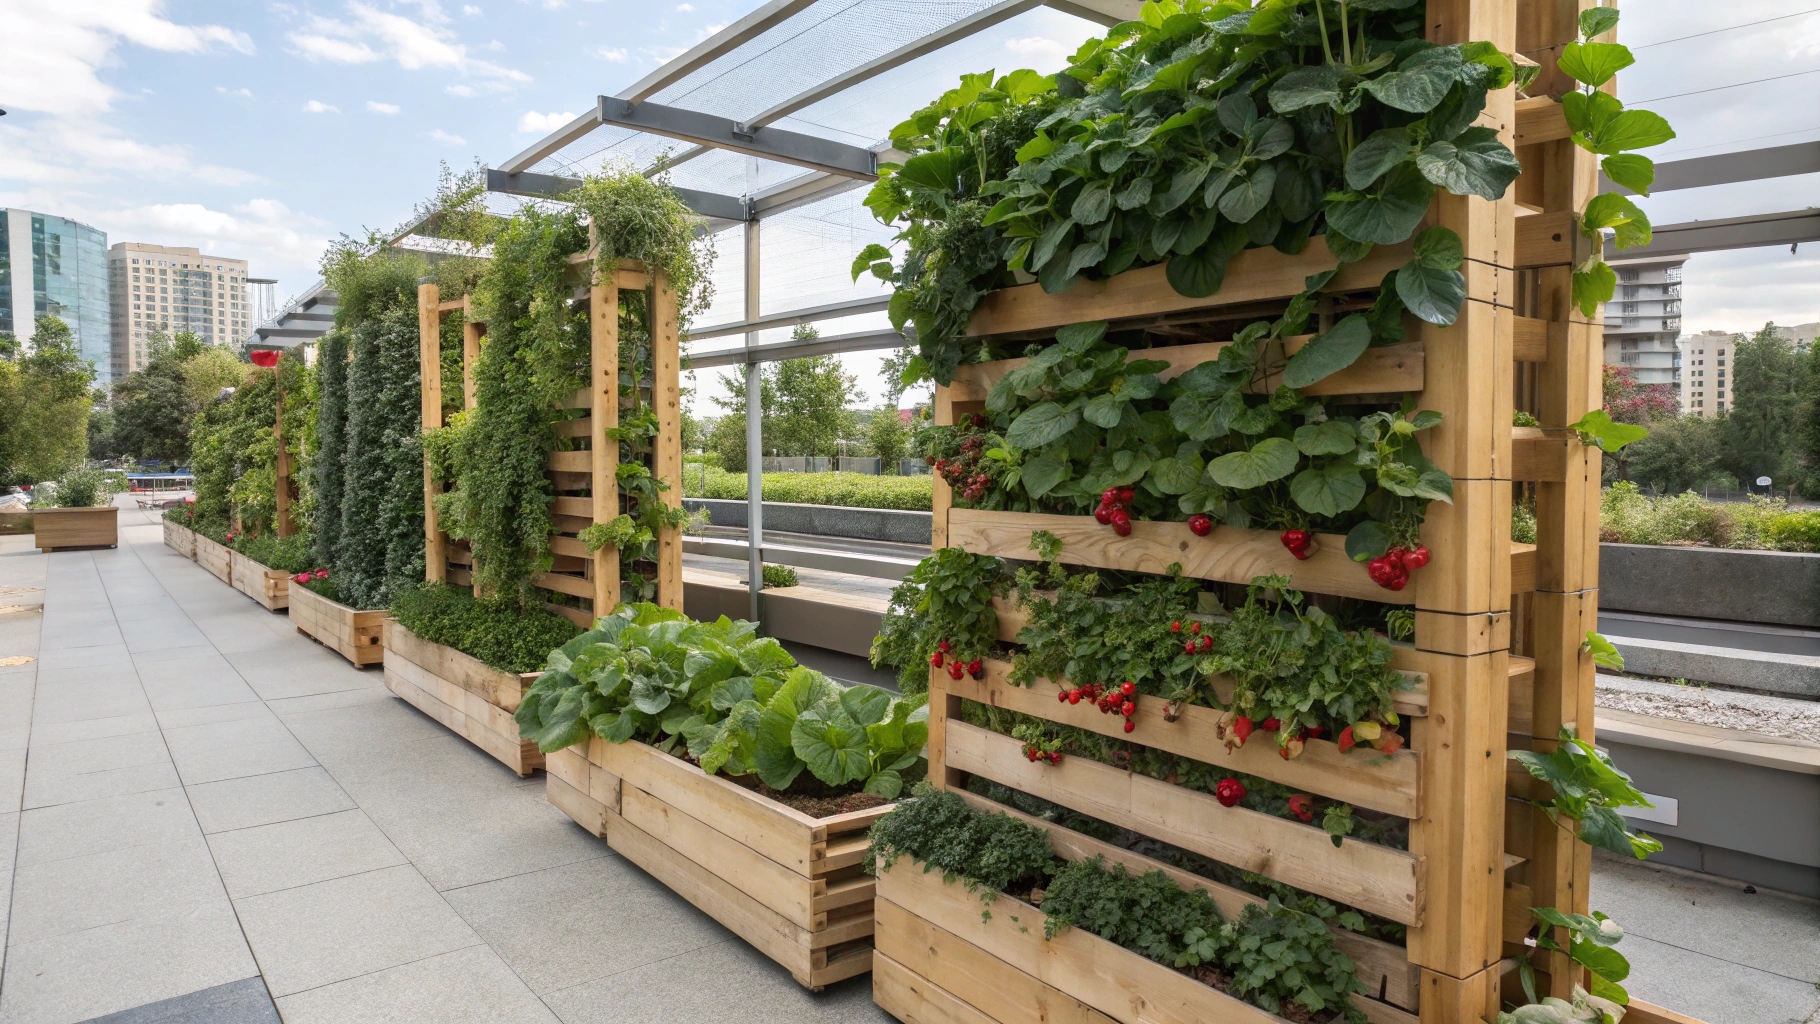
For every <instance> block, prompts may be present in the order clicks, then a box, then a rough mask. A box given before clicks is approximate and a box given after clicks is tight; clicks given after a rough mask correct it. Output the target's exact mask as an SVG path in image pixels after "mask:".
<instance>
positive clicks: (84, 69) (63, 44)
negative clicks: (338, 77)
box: [0, 0, 253, 114]
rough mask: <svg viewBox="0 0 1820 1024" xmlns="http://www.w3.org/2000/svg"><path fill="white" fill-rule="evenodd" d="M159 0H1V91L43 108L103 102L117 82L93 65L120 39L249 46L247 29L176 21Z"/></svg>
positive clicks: (61, 109)
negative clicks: (21, 0)
mask: <svg viewBox="0 0 1820 1024" xmlns="http://www.w3.org/2000/svg"><path fill="white" fill-rule="evenodd" d="M163 7H164V3H163V0H83V2H81V3H32V2H24V3H6V4H4V5H3V10H4V13H0V20H3V21H4V23H5V25H6V29H5V43H4V46H3V47H0V53H3V54H4V56H0V96H4V97H6V106H7V108H8V109H10V110H15V111H23V110H31V111H40V112H43V113H48V114H77V113H94V112H99V111H103V110H107V109H109V108H110V106H111V105H112V102H113V100H114V98H115V97H116V96H118V95H119V92H118V90H116V89H115V88H114V87H113V86H111V85H108V84H107V83H105V82H103V81H102V80H101V79H100V77H99V75H98V71H99V69H100V68H102V67H103V66H105V65H108V64H111V63H114V62H115V61H117V59H118V58H117V57H116V56H115V55H114V50H115V48H116V47H118V46H119V45H120V43H122V42H127V43H132V44H134V45H137V46H143V47H146V48H148V49H152V50H160V51H163V52H166V53H206V52H209V51H211V50H219V49H226V50H233V51H237V52H239V53H252V52H253V41H252V40H251V39H249V38H248V37H247V35H246V34H245V33H244V32H237V31H235V30H233V29H230V28H227V27H225V26H222V25H179V24H177V23H176V22H172V21H167V20H166V19H165V18H164V17H162V16H161V14H160V11H161V10H162V8H163Z"/></svg>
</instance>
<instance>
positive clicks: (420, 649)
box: [385, 619, 535, 734]
mask: <svg viewBox="0 0 1820 1024" xmlns="http://www.w3.org/2000/svg"><path fill="white" fill-rule="evenodd" d="M385 646H386V649H387V650H388V651H396V652H398V654H399V656H400V657H402V658H404V659H405V660H407V661H410V662H412V663H413V664H416V665H421V666H423V668H424V669H426V670H427V671H429V672H430V673H432V674H433V675H435V676H436V677H438V678H440V679H446V680H448V681H449V682H451V683H454V684H455V685H456V686H459V687H461V688H462V689H464V690H467V691H468V692H469V693H473V694H477V695H479V696H480V697H482V698H484V699H485V700H486V701H487V703H489V704H492V705H494V706H495V707H498V708H501V709H503V710H504V711H507V712H513V711H517V710H518V704H519V701H520V700H522V699H523V698H524V691H525V690H526V689H527V688H529V686H530V683H529V680H528V679H527V676H524V675H515V674H513V673H511V672H501V671H500V670H499V669H496V668H494V667H492V666H491V665H488V664H486V663H485V662H483V661H481V660H480V659H479V658H475V657H473V656H471V655H468V654H464V653H462V652H461V651H458V650H455V649H454V648H453V647H444V646H442V645H441V644H433V643H430V642H429V641H428V640H425V639H423V638H422V637H420V636H418V635H417V634H415V633H413V632H411V631H410V630H408V629H406V628H405V627H404V625H403V624H402V623H400V622H399V621H398V620H397V619H386V620H385ZM527 675H529V676H531V677H534V676H535V673H529V674H527ZM514 734H516V732H515V733H514Z"/></svg>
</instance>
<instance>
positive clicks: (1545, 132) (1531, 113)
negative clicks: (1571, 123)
mask: <svg viewBox="0 0 1820 1024" xmlns="http://www.w3.org/2000/svg"><path fill="white" fill-rule="evenodd" d="M1569 134H1570V133H1569V131H1568V128H1567V116H1566V115H1565V114H1564V113H1562V111H1561V101H1560V100H1557V99H1554V98H1553V97H1550V96H1534V97H1530V98H1529V99H1520V100H1518V101H1517V133H1516V144H1517V145H1519V146H1533V145H1536V144H1537V143H1541V142H1554V141H1557V140H1559V139H1565V138H1567V137H1568V135H1569Z"/></svg>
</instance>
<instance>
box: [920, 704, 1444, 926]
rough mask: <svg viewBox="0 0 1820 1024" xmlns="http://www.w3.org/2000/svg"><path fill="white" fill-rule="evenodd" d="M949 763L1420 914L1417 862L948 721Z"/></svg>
mask: <svg viewBox="0 0 1820 1024" xmlns="http://www.w3.org/2000/svg"><path fill="white" fill-rule="evenodd" d="M946 747H947V759H948V764H949V765H950V766H951V767H954V768H957V769H960V770H962V771H966V772H971V773H973V774H975V775H983V776H985V777H986V778H989V779H991V780H993V781H994V782H998V783H1001V784H1003V785H1007V786H1010V787H1012V788H1013V789H1018V790H1022V791H1023V792H1026V793H1029V794H1031V795H1032V796H1037V797H1041V798H1042V799H1044V800H1048V801H1050V802H1052V803H1058V804H1061V805H1063V806H1065V807H1072V808H1074V809H1075V810H1077V811H1080V812H1081V813H1083V814H1088V815H1092V816H1093V817H1096V818H1099V819H1100V820H1102V821H1107V822H1111V823H1112V824H1115V825H1121V826H1123V827H1125V828H1129V829H1132V830H1134V831H1137V832H1142V833H1143V834H1145V835H1148V836H1154V837H1156V838H1158V839H1161V840H1163V841H1164V842H1168V843H1172V844H1174V845H1176V846H1180V847H1182V848H1183V849H1186V850H1192V851H1194V852H1196V853H1199V854H1201V855H1203V856H1206V857H1212V858H1213V859H1215V860H1218V861H1221V862H1223V863H1226V864H1230V865H1232V866H1234V867H1237V868H1240V869H1242V870H1245V871H1255V872H1257V873H1259V874H1262V875H1267V876H1269V877H1271V878H1274V879H1276V880H1277V881H1280V882H1285V883H1287V884H1289V885H1293V886H1296V887H1297V888H1301V889H1307V890H1309V891H1311V892H1318V893H1320V894H1321V895H1323V896H1327V897H1329V898H1331V899H1335V900H1339V901H1340V902H1342V903H1347V904H1350V905H1352V906H1355V907H1358V908H1359V909H1361V910H1366V911H1369V912H1371V913H1374V914H1378V915H1379V916H1382V917H1387V918H1390V919H1391V920H1393V921H1398V922H1401V923H1404V924H1413V923H1416V922H1418V921H1420V920H1421V918H1422V896H1421V891H1420V890H1421V886H1420V883H1419V871H1418V866H1417V859H1416V858H1415V857H1414V856H1412V855H1410V854H1408V853H1404V852H1403V851H1401V850H1393V849H1391V848H1389V847H1385V846H1377V845H1375V844H1372V843H1362V842H1357V841H1349V842H1346V843H1345V844H1343V845H1342V846H1340V847H1338V848H1335V847H1334V845H1333V843H1332V841H1331V840H1329V838H1328V836H1327V833H1326V832H1324V831H1323V830H1321V829H1318V828H1315V827H1313V826H1311V825H1303V824H1300V823H1298V822H1293V821H1286V820H1284V819H1282V818H1277V817H1274V816H1271V815H1267V814H1261V813H1259V812H1257V811H1252V810H1248V809H1246V808H1243V807H1222V806H1221V805H1220V803H1219V801H1218V800H1215V799H1214V798H1213V797H1212V796H1209V795H1207V794H1205V793H1198V792H1195V791H1193V790H1189V789H1184V788H1182V787H1180V786H1173V785H1170V784H1169V783H1167V782H1163V781H1161V780H1159V779H1152V778H1149V777H1148V776H1144V775H1138V774H1135V773H1131V772H1123V771H1120V770H1118V769H1117V768H1113V767H1111V766H1109V765H1104V764H1100V763H1098V762H1096V761H1090V760H1088V759H1086V758H1081V757H1064V758H1063V759H1062V763H1061V764H1058V765H1050V764H1042V765H1037V764H1033V763H1031V762H1030V761H1029V760H1028V759H1027V758H1025V757H1024V754H1023V750H1022V745H1021V744H1020V743H1019V742H1018V741H1017V740H1015V739H1012V738H1011V737H1009V736H1001V735H999V734H997V733H993V732H988V731H986V730H984V729H981V728H978V727H977V726H972V725H968V724H966V723H964V722H959V721H950V722H948V723H947V742H946Z"/></svg>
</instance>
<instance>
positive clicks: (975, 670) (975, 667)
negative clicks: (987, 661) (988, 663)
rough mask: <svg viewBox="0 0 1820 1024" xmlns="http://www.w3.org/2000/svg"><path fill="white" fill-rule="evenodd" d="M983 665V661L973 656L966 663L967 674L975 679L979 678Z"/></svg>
mask: <svg viewBox="0 0 1820 1024" xmlns="http://www.w3.org/2000/svg"><path fill="white" fill-rule="evenodd" d="M984 667H985V665H984V663H982V662H981V661H980V660H979V659H978V658H975V659H973V660H972V661H969V662H968V663H967V672H968V674H970V675H972V676H973V677H974V678H975V679H977V678H979V675H980V670H981V669H983V668H984Z"/></svg>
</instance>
